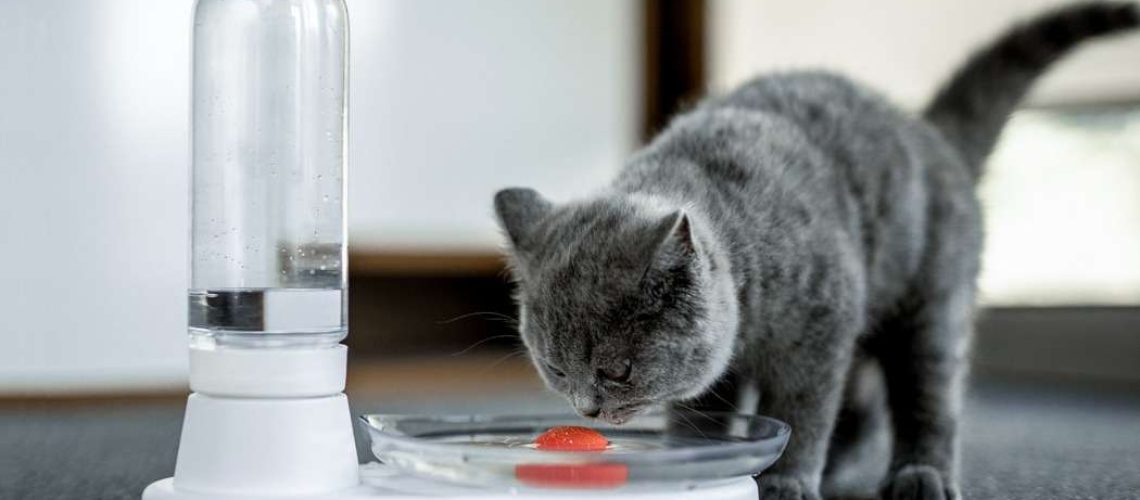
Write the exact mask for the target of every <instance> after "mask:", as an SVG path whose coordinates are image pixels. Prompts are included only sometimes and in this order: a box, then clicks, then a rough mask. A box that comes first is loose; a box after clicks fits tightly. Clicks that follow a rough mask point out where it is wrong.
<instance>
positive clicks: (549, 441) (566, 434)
mask: <svg viewBox="0 0 1140 500" xmlns="http://www.w3.org/2000/svg"><path fill="white" fill-rule="evenodd" d="M609 444H610V442H609V441H608V440H606V437H605V436H603V435H602V433H600V432H598V431H595V430H594V429H591V428H589V427H581V426H577V425H570V426H565V427H554V428H551V429H550V430H548V431H546V432H544V433H542V434H540V435H539V436H538V437H537V438H535V440H534V446H535V448H538V449H540V450H547V451H602V450H605V449H606V446H609Z"/></svg>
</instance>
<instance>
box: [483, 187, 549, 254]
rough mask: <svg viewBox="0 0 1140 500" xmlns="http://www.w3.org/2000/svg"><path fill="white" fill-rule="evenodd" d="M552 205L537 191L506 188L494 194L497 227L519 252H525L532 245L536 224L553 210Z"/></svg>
mask: <svg viewBox="0 0 1140 500" xmlns="http://www.w3.org/2000/svg"><path fill="white" fill-rule="evenodd" d="M553 207H554V206H553V205H552V204H551V203H550V202H549V201H547V200H546V198H543V197H542V195H541V194H538V191H535V190H533V189H530V188H508V189H504V190H502V191H499V192H498V193H495V215H497V216H498V218H499V225H500V226H502V228H503V231H505V232H506V233H507V238H509V239H510V240H511V246H512V247H513V248H514V249H515V250H516V251H519V252H524V253H525V252H527V251H529V250H530V245H531V244H532V242H533V241H532V237H531V236H532V233H533V231H534V228H535V226H537V225H538V222H539V221H541V220H542V219H543V218H545V217H546V216H547V215H548V214H550V211H551V210H552V209H553Z"/></svg>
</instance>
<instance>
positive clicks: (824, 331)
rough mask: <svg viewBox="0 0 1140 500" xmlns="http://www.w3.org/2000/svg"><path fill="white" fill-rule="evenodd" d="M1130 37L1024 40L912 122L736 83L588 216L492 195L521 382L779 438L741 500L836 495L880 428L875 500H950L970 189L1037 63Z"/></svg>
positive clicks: (585, 206)
mask: <svg viewBox="0 0 1140 500" xmlns="http://www.w3.org/2000/svg"><path fill="white" fill-rule="evenodd" d="M1138 24H1140V12H1138V9H1137V7H1136V5H1135V4H1129V3H1091V4H1077V5H1070V6H1067V7H1064V8H1061V9H1060V10H1057V11H1054V12H1051V13H1049V14H1046V15H1044V16H1041V17H1039V18H1036V19H1033V20H1031V21H1029V22H1028V23H1026V24H1023V25H1020V26H1018V27H1016V28H1015V29H1013V30H1012V31H1010V32H1009V33H1008V34H1006V35H1004V36H1003V37H1001V38H1000V39H998V40H997V41H996V42H995V43H993V44H992V45H990V46H989V47H988V48H985V49H984V50H982V51H980V52H978V53H977V54H976V55H974V56H973V58H971V59H970V60H969V61H968V62H967V64H966V65H965V66H964V67H963V68H962V69H960V70H959V71H958V73H957V74H956V75H955V76H954V77H953V78H952V79H951V80H950V82H949V84H948V85H947V86H946V87H945V88H943V89H942V90H941V92H940V93H938V95H937V96H936V97H935V98H934V101H933V103H932V104H930V106H929V107H928V108H927V109H926V110H925V112H924V113H923V114H922V115H921V116H917V117H916V116H910V115H908V114H906V113H904V112H902V111H900V110H898V109H897V108H896V107H894V106H893V105H891V104H890V103H889V102H887V101H886V100H885V99H883V98H882V97H880V96H879V95H877V94H876V93H874V92H872V91H870V90H868V89H866V88H864V87H862V86H859V85H857V84H855V83H853V82H851V81H849V80H847V79H844V78H842V77H839V76H835V75H831V74H826V73H819V72H802V73H787V74H779V75H773V76H766V77H762V78H758V79H756V80H753V81H751V82H749V83H747V84H745V85H743V86H742V87H740V88H739V89H737V90H735V91H734V92H732V93H730V94H728V95H725V96H720V97H713V98H709V99H707V100H706V101H704V102H703V103H701V104H700V105H699V106H697V107H696V108H695V109H693V110H692V111H689V112H687V113H685V114H683V115H681V116H678V117H676V118H675V119H674V120H673V121H672V123H671V124H670V125H669V126H668V128H667V129H666V130H665V131H664V132H662V133H661V134H660V136H658V137H657V138H656V139H655V140H654V141H653V142H652V143H651V144H650V145H649V146H648V147H646V148H645V149H643V150H641V151H639V152H638V153H636V154H635V155H634V156H633V157H632V158H631V159H630V160H629V162H628V164H627V165H626V166H625V167H624V169H623V170H622V171H621V173H620V174H619V175H618V177H617V179H616V180H615V181H614V182H613V183H612V184H611V185H610V186H609V187H608V188H606V189H604V190H602V191H601V192H600V193H598V194H597V195H596V196H593V197H591V198H589V199H585V200H581V201H575V202H572V203H567V204H563V205H555V204H553V203H551V202H550V201H547V200H545V199H544V198H543V197H542V196H541V195H539V194H538V193H537V192H535V191H533V190H531V189H525V188H513V189H506V190H503V191H500V192H499V193H498V194H496V196H495V210H496V213H497V215H498V218H499V221H500V224H501V226H502V228H503V229H504V231H505V233H506V235H507V237H508V240H509V259H508V260H509V263H510V266H511V269H512V274H513V277H514V278H515V280H516V281H517V299H518V303H519V319H520V330H521V334H522V339H523V341H524V343H525V344H526V346H527V348H528V350H529V352H530V354H531V357H532V359H533V361H534V364H535V366H536V367H537V369H538V372H539V373H540V374H541V376H542V378H543V379H544V380H545V381H546V383H547V385H548V386H549V387H550V388H552V389H553V390H555V391H557V392H558V393H561V394H562V395H564V396H565V397H566V398H567V399H568V400H569V401H570V402H571V404H572V405H573V406H574V408H575V409H576V410H577V411H578V412H579V413H581V414H582V415H585V416H587V417H596V418H601V419H604V420H606V421H609V422H613V423H621V422H624V421H625V420H627V419H629V418H630V417H631V416H632V415H634V414H635V413H637V412H639V411H641V410H642V409H645V408H647V407H650V406H653V405H658V404H662V403H676V402H683V403H684V404H685V405H687V406H695V407H697V408H699V409H706V410H711V409H727V410H733V411H741V412H750V413H751V412H759V413H761V414H766V415H772V416H774V417H776V418H779V419H782V420H784V421H786V422H788V423H790V424H791V426H792V428H793V434H792V438H791V441H790V443H789V445H788V448H787V450H786V451H785V454H784V456H783V458H781V459H780V460H779V461H778V462H777V463H776V464H775V465H774V466H773V467H772V468H771V469H770V470H769V471H768V472H766V473H765V474H763V475H762V476H760V477H759V478H758V479H757V482H758V485H759V488H760V491H761V497H763V498H765V499H814V498H819V497H820V491H821V486H824V490H825V492H826V493H828V494H829V495H830V494H831V493H837V494H838V493H844V492H842V491H839V487H838V486H835V487H830V486H834V485H836V484H838V483H840V482H841V481H839V480H838V479H834V478H838V477H841V476H843V473H844V470H845V469H846V467H847V466H848V465H852V464H858V462H860V461H861V460H862V459H864V458H865V456H866V454H865V453H863V451H861V450H864V449H867V443H869V442H872V441H875V440H882V439H883V438H882V436H883V435H884V432H887V431H888V430H889V431H891V432H892V434H893V446H892V449H891V450H890V453H889V455H890V460H889V462H886V461H884V464H883V465H882V467H881V470H882V471H883V472H885V473H886V475H885V478H884V479H883V480H882V487H881V492H882V495H883V496H884V497H886V498H892V499H910V498H915V499H918V498H921V499H944V498H957V497H958V488H957V464H956V457H957V450H956V443H957V436H956V434H957V430H956V429H957V415H958V411H959V410H958V407H959V404H960V403H959V395H960V393H961V386H962V379H963V376H964V368H965V366H964V365H965V362H964V359H965V357H966V354H967V350H968V346H969V339H970V332H971V328H972V315H973V311H974V297H975V278H976V276H977V274H978V259H979V252H980V249H981V246H982V223H981V214H980V210H979V206H978V201H977V199H976V197H975V193H974V187H975V185H976V184H977V182H978V178H979V177H980V176H981V175H982V170H983V169H982V167H983V164H984V162H985V159H986V156H987V155H988V154H989V153H990V150H991V149H992V148H993V146H994V143H995V141H996V140H997V138H998V134H999V132H1000V131H1001V129H1002V127H1003V125H1004V124H1005V122H1006V119H1007V117H1008V116H1009V114H1010V113H1011V112H1012V110H1013V109H1014V107H1015V106H1016V105H1017V103H1018V101H1019V100H1020V99H1021V98H1022V96H1024V94H1025V93H1026V92H1027V90H1028V89H1029V87H1030V86H1031V84H1032V83H1033V81H1034V79H1035V78H1036V77H1037V76H1038V75H1039V74H1040V73H1042V72H1043V71H1044V70H1045V69H1046V67H1048V66H1049V64H1050V63H1052V62H1054V61H1055V60H1057V59H1058V58H1059V57H1060V56H1061V55H1062V54H1064V53H1065V52H1066V51H1067V50H1069V49H1070V48H1072V47H1073V46H1075V45H1077V44H1078V43H1079V42H1080V41H1082V40H1084V39H1087V38H1090V37H1094V36H1098V35H1104V34H1108V33H1113V32H1117V31H1122V30H1125V29H1128V28H1132V27H1135V26H1137V25H1138ZM877 373H881V374H878V375H877ZM876 385H880V386H882V387H880V388H876ZM878 389H885V391H882V390H878ZM755 391H758V393H759V396H758V397H757V396H756V395H755ZM756 401H758V404H757V403H756ZM883 401H886V403H888V404H881V403H882V402H883ZM749 402H752V403H751V407H748V406H746V405H748V404H749ZM880 408H881V409H880ZM888 408H889V411H888ZM887 421H889V423H890V425H884V424H877V423H876V422H879V423H882V422H887Z"/></svg>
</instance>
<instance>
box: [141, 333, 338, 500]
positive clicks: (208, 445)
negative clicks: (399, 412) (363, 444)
mask: <svg viewBox="0 0 1140 500" xmlns="http://www.w3.org/2000/svg"><path fill="white" fill-rule="evenodd" d="M347 351H348V349H347V348H345V347H344V346H343V345H337V346H333V347H312V348H290V349H226V348H217V349H200V348H191V349H190V388H191V390H193V391H194V393H193V394H191V395H190V398H189V399H188V401H187V403H186V416H185V418H184V421H183V424H182V437H181V441H180V444H179V448H178V459H177V463H176V465H175V468H174V478H173V479H172V480H164V481H165V483H164V482H163V481H160V482H158V483H155V484H154V485H152V486H151V487H150V488H147V490H146V492H144V493H143V498H144V500H151V499H156V498H231V497H232V498H286V497H289V498H293V497H297V496H306V495H307V496H313V497H318V498H319V495H322V494H325V493H329V492H337V491H344V490H346V489H350V488H353V487H356V486H358V485H359V484H360V478H359V466H358V464H357V461H356V445H355V441H354V440H353V435H352V425H353V423H352V418H351V416H350V414H349V410H348V399H347V398H346V397H345V396H344V394H343V391H344V375H345V361H346V358H347ZM163 484H165V486H162V485H163ZM171 495H174V496H171Z"/></svg>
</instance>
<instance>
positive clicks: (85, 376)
mask: <svg viewBox="0 0 1140 500" xmlns="http://www.w3.org/2000/svg"><path fill="white" fill-rule="evenodd" d="M348 4H349V5H348V7H349V11H350V16H351V20H352V49H353V56H352V57H353V59H352V62H353V69H352V83H351V96H352V101H351V108H350V113H351V117H350V122H351V146H350V169H351V171H350V175H349V178H350V196H351V198H350V200H351V201H350V212H351V214H352V215H351V216H350V224H349V226H350V238H351V239H352V240H353V244H354V245H356V246H357V247H358V248H387V247H405V248H406V247H412V248H438V247H441V246H447V247H464V248H468V247H474V248H480V249H488V248H492V247H493V246H494V245H496V242H497V240H496V238H495V230H494V226H493V223H492V219H491V217H490V215H491V213H490V208H489V204H490V199H491V195H492V193H493V192H494V190H495V189H496V188H498V187H501V186H505V185H509V184H527V185H533V186H536V187H539V188H540V189H543V190H545V191H547V192H549V193H550V194H551V195H552V196H555V197H560V198H561V197H566V196H569V195H571V194H575V193H581V192H583V191H585V190H587V189H589V188H591V187H594V186H597V185H599V184H600V183H601V182H603V181H604V179H605V178H606V177H608V176H609V175H610V174H611V173H612V172H613V171H614V170H615V169H616V168H617V167H618V165H619V164H620V161H621V159H622V158H623V157H624V156H625V154H627V153H628V152H629V151H630V150H631V149H632V147H633V145H634V143H635V140H636V135H637V117H638V116H639V110H638V109H637V102H638V99H637V98H636V96H637V88H638V84H637V82H636V77H637V73H638V72H637V68H638V66H639V65H638V63H637V61H636V57H637V45H636V43H637V41H638V40H639V38H638V37H639V35H638V33H637V32H636V27H637V26H638V21H637V19H636V3H635V2H612V1H610V0H349V1H348ZM191 7H192V2H191V1H190V0H164V1H153V0H36V1H24V0H16V1H0V262H3V263H4V265H3V266H0V394H3V393H17V392H29V391H30V392H72V391H81V390H109V389H114V390H121V389H130V388H136V389H143V390H146V389H154V388H161V387H171V386H180V385H182V383H183V380H184V377H185V369H186V365H185V323H186V319H185V307H186V298H185V289H186V267H187V266H186V262H187V250H186V249H187V234H188V225H187V223H188V220H187V217H188V216H187V203H188V199H187V191H188V186H187V179H188V176H187V169H188V164H187V125H188V123H187V120H188V118H187V117H188V99H189V97H188V95H189V94H188V93H189V88H188V82H189V74H188V71H189V51H190V49H189V46H190V45H189V42H190V38H189V33H190V25H191V21H190V13H191Z"/></svg>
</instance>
